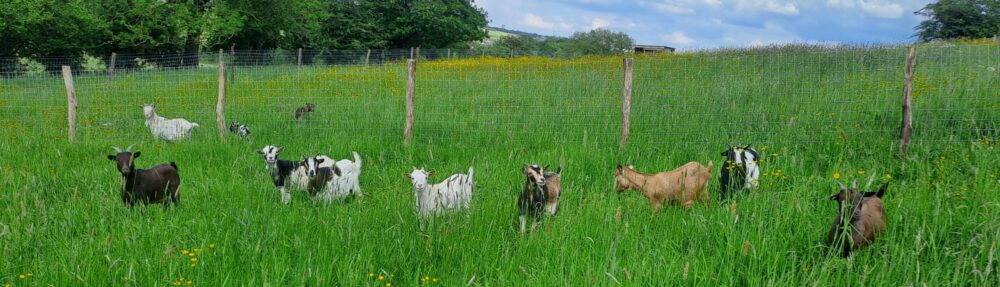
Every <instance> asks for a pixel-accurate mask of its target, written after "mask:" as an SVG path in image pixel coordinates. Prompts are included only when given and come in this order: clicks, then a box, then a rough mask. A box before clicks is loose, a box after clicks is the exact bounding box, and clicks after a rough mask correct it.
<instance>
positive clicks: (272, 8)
mask: <svg viewBox="0 0 1000 287" xmlns="http://www.w3.org/2000/svg"><path fill="white" fill-rule="evenodd" d="M486 24H487V20H486V13H485V11H483V10H482V9H480V8H478V7H475V6H474V5H473V4H472V2H471V1H470V0H294V1H245V0H129V1H121V0H64V1H51V0H7V1H0V43H4V45H0V57H32V58H37V57H47V56H66V57H77V56H82V55H83V54H84V53H90V54H98V55H106V54H110V53H112V52H117V53H125V54H153V53H171V52H197V51H201V50H215V49H220V48H225V49H229V48H232V47H235V48H236V49H240V50H248V49H249V50H269V49H298V48H305V49H332V50H352V49H383V48H396V47H400V48H402V47H417V46H419V47H425V48H463V47H468V45H469V43H472V42H475V41H480V40H482V39H483V38H485V37H486V36H487V32H486V29H485V28H486Z"/></svg>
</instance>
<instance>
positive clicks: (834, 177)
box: [833, 171, 840, 179]
mask: <svg viewBox="0 0 1000 287" xmlns="http://www.w3.org/2000/svg"><path fill="white" fill-rule="evenodd" d="M833 179H840V172H839V171H837V172H834V173H833Z"/></svg>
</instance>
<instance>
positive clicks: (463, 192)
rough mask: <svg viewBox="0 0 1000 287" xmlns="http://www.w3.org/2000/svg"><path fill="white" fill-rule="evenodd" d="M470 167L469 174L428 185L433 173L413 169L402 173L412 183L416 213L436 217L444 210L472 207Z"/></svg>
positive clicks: (473, 184)
mask: <svg viewBox="0 0 1000 287" xmlns="http://www.w3.org/2000/svg"><path fill="white" fill-rule="evenodd" d="M472 173H473V170H472V167H471V166H470V167H469V173H467V174H460V173H456V174H453V175H451V176H449V177H448V178H447V179H445V180H444V181H442V182H440V183H438V184H433V185H431V184H428V183H427V178H429V177H431V176H433V175H434V172H433V171H431V172H427V171H424V169H422V168H421V169H417V168H416V167H414V168H413V171H412V172H410V173H404V174H403V175H405V176H406V177H408V178H410V182H411V183H413V193H414V195H416V198H417V212H418V213H419V214H420V216H422V217H428V216H432V215H438V214H441V213H443V212H444V211H446V210H461V209H468V208H469V206H471V205H472V190H473V188H474V186H475V182H474V181H473V178H472Z"/></svg>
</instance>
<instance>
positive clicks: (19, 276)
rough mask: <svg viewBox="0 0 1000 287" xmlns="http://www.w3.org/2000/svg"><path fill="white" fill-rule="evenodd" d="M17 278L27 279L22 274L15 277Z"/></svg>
mask: <svg viewBox="0 0 1000 287" xmlns="http://www.w3.org/2000/svg"><path fill="white" fill-rule="evenodd" d="M17 278H19V279H25V278H28V277H24V274H21V275H17Z"/></svg>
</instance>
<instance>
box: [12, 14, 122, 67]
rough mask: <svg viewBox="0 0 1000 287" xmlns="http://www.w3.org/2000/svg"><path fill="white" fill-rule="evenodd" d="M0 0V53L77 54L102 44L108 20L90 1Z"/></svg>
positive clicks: (97, 47)
mask: <svg viewBox="0 0 1000 287" xmlns="http://www.w3.org/2000/svg"><path fill="white" fill-rule="evenodd" d="M59 2H61V3H55V1H46V0H12V1H0V43H4V44H3V45H0V57H14V56H18V57H43V56H79V55H81V54H82V53H83V51H86V50H94V49H99V48H100V47H101V46H102V45H105V42H106V41H107V38H108V37H109V36H110V34H109V33H108V32H107V27H108V24H107V23H106V22H105V21H104V20H103V19H102V17H100V15H98V14H96V13H95V12H94V5H93V4H92V2H90V1H85V0H77V1H59Z"/></svg>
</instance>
